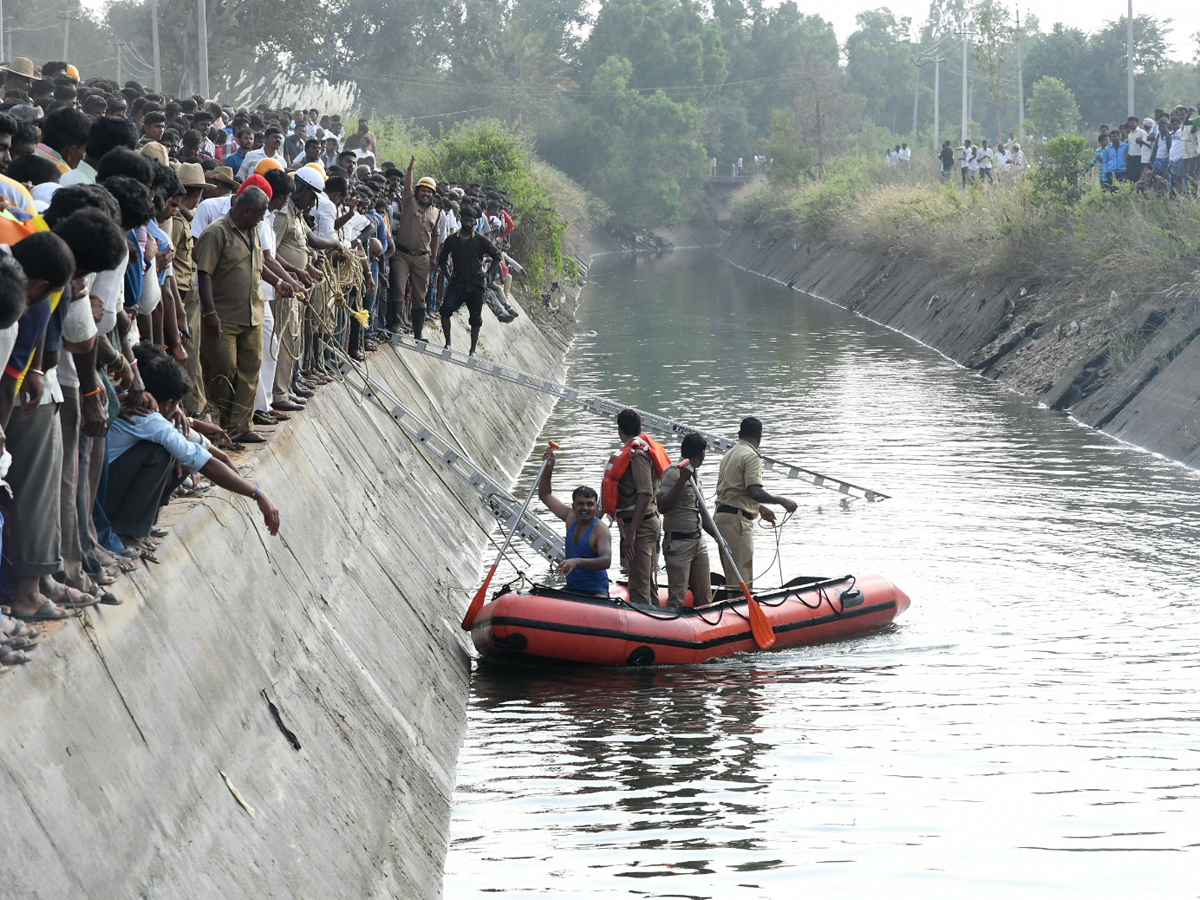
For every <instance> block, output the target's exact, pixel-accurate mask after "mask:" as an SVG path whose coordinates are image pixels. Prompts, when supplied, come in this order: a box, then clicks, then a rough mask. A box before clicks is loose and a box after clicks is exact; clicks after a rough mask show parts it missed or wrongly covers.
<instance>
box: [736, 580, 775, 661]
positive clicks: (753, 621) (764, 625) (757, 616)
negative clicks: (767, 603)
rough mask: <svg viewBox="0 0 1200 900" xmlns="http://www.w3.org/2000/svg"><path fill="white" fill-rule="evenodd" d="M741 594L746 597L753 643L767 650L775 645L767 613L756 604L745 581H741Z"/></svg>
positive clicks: (773, 630)
mask: <svg viewBox="0 0 1200 900" xmlns="http://www.w3.org/2000/svg"><path fill="white" fill-rule="evenodd" d="M742 595H743V596H744V597H745V598H746V608H747V611H748V612H749V613H750V633H751V634H752V635H754V643H756V644H758V646H759V647H760V648H761V649H763V650H767V649H770V648H771V647H774V646H775V629H774V628H772V627H771V622H770V620H769V619H767V614H766V613H765V612H763V608H762V607H761V606H759V605H758V601H757V600H755V599H754V597H752V596H751V595H750V588H748V587H746V582H744V581H743V582H742Z"/></svg>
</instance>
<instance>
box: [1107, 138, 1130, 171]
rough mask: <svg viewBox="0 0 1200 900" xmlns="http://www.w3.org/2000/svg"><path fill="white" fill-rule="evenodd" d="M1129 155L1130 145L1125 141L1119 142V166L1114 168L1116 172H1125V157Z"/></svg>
mask: <svg viewBox="0 0 1200 900" xmlns="http://www.w3.org/2000/svg"><path fill="white" fill-rule="evenodd" d="M1110 146H1111V145H1110ZM1128 155H1129V145H1128V144H1127V143H1125V142H1124V141H1121V142H1119V143H1118V144H1117V167H1116V168H1115V169H1113V171H1114V172H1124V171H1125V157H1126V156H1128Z"/></svg>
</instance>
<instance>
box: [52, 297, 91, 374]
mask: <svg viewBox="0 0 1200 900" xmlns="http://www.w3.org/2000/svg"><path fill="white" fill-rule="evenodd" d="M95 280H96V276H95V275H89V276H88V277H87V285H86V287H85V289H84V292H83V296H81V297H78V298H76V299H74V300H72V301H71V305H70V306H68V307H67V315H66V317H65V318H64V319H63V340H64V341H70V342H71V343H73V344H75V343H82V342H83V341H89V340H91V339H92V338H93V337H95V336H96V334H97V328H96V320H95V319H94V318H92V301H91V299H90V298H89V296H88V295H89V294H90V293H91V286H92V284H93V282H95ZM58 383H59V384H63V385H66V386H67V387H73V388H77V387H79V373H78V372H77V371H76V370H75V357H74V355H72V354H71V352H70V351H68V350H66V349H64V350H63V351H62V352H61V353H59V354H58Z"/></svg>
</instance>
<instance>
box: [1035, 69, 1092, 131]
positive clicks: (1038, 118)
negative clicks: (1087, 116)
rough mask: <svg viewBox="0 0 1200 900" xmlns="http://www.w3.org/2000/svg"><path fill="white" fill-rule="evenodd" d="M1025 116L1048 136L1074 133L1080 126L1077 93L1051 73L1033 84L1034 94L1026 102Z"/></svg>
mask: <svg viewBox="0 0 1200 900" xmlns="http://www.w3.org/2000/svg"><path fill="white" fill-rule="evenodd" d="M1025 116H1026V118H1027V119H1028V120H1029V123H1030V124H1031V125H1032V126H1033V127H1034V129H1035V130H1036V131H1038V132H1039V133H1040V134H1042V135H1043V136H1046V137H1050V136H1057V135H1061V134H1073V133H1074V132H1075V131H1076V129H1078V128H1079V107H1078V106H1077V105H1076V104H1075V95H1074V94H1072V93H1071V91H1070V90H1069V89H1068V88H1067V86H1066V85H1065V84H1063V83H1062V82H1061V81H1060V80H1059V79H1057V78H1055V77H1053V76H1051V75H1046V76H1043V77H1042V78H1039V79H1038V81H1037V83H1036V84H1035V85H1034V86H1033V96H1032V97H1030V98H1029V100H1028V102H1027V103H1026V104H1025Z"/></svg>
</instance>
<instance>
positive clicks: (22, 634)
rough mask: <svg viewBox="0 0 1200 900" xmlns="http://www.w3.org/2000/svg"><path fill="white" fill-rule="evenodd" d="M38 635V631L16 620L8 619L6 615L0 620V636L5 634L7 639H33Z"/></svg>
mask: <svg viewBox="0 0 1200 900" xmlns="http://www.w3.org/2000/svg"><path fill="white" fill-rule="evenodd" d="M9 615H10V614H9ZM38 633H39V632H38V630H37V629H36V628H34V627H33V626H32V625H25V624H23V623H21V622H18V621H17V620H16V619H11V618H8V615H6V616H5V617H4V618H3V619H0V634H6V635H8V637H9V638H28V637H35V636H36V635H37V634H38Z"/></svg>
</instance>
